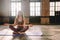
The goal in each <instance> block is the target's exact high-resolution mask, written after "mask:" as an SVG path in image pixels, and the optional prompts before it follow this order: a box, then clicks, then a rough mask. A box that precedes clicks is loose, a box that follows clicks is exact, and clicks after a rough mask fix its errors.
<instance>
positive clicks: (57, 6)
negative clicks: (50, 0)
mask: <svg viewBox="0 0 60 40" xmlns="http://www.w3.org/2000/svg"><path fill="white" fill-rule="evenodd" d="M56 11H60V2H56Z"/></svg>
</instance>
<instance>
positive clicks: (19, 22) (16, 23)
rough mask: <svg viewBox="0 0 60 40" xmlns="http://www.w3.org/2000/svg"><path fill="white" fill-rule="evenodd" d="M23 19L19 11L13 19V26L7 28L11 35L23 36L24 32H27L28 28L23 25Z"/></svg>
mask: <svg viewBox="0 0 60 40" xmlns="http://www.w3.org/2000/svg"><path fill="white" fill-rule="evenodd" d="M20 13H21V14H20ZM23 17H24V16H23V13H22V12H21V11H20V12H19V13H18V16H17V17H16V18H15V21H14V24H11V25H10V26H9V28H10V29H11V30H12V31H13V35H16V34H24V33H25V31H26V30H28V28H29V26H26V25H25V19H24V18H23ZM14 26H17V28H14ZM30 26H31V25H30Z"/></svg>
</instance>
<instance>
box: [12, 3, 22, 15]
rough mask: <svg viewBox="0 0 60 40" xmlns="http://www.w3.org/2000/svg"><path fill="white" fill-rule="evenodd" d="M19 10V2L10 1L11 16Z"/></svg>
mask: <svg viewBox="0 0 60 40" xmlns="http://www.w3.org/2000/svg"><path fill="white" fill-rule="evenodd" d="M20 10H21V2H11V16H16V15H17V14H18V11H20Z"/></svg>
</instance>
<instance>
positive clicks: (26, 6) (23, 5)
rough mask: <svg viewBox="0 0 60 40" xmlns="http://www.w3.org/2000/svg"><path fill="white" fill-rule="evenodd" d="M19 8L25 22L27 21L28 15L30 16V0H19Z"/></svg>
mask: <svg viewBox="0 0 60 40" xmlns="http://www.w3.org/2000/svg"><path fill="white" fill-rule="evenodd" d="M21 1H22V2H21V10H22V11H23V13H24V16H25V17H26V23H29V16H30V2H29V0H21Z"/></svg>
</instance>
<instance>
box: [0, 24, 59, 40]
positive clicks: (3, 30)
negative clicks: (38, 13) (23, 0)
mask: <svg viewBox="0 0 60 40" xmlns="http://www.w3.org/2000/svg"><path fill="white" fill-rule="evenodd" d="M12 32H13V31H12V30H10V29H9V26H0V40H60V25H33V27H30V28H29V30H27V31H26V32H25V34H24V35H22V36H21V35H20V36H16V37H13V36H12Z"/></svg>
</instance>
